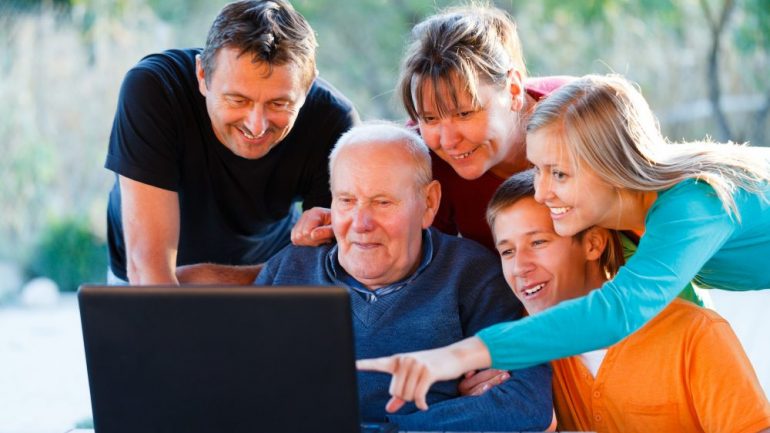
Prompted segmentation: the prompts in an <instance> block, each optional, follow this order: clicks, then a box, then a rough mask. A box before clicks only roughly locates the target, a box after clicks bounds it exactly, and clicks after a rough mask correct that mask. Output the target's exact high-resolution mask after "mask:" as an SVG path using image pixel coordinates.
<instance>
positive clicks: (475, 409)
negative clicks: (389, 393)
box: [388, 365, 553, 431]
mask: <svg viewBox="0 0 770 433" xmlns="http://www.w3.org/2000/svg"><path fill="white" fill-rule="evenodd" d="M552 416H553V406H552V403H551V372H550V368H549V367H548V366H546V365H540V366H537V367H533V368H529V369H526V370H521V371H517V372H514V373H513V377H512V378H511V380H509V381H508V382H506V383H503V384H501V385H499V386H496V387H494V388H492V389H491V390H489V391H488V392H486V393H485V394H483V395H481V396H477V397H473V396H467V397H456V398H453V399H450V400H445V401H442V402H439V403H433V404H431V405H430V409H428V410H427V411H417V412H414V413H411V414H407V415H390V416H389V417H388V418H389V419H390V420H391V421H392V422H395V423H397V424H398V425H399V427H400V428H402V429H406V430H489V431H542V430H544V429H546V428H547V427H548V426H549V425H550V424H551V421H552Z"/></svg>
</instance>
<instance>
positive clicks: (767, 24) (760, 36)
mask: <svg viewBox="0 0 770 433" xmlns="http://www.w3.org/2000/svg"><path fill="white" fill-rule="evenodd" d="M744 3H745V5H744V7H745V11H744V14H743V15H742V17H741V18H743V19H742V20H741V25H740V26H739V27H738V29H737V30H736V31H735V45H736V46H737V47H738V49H739V50H741V51H742V52H743V53H746V54H751V53H752V52H753V51H754V50H764V51H770V0H745V1H744Z"/></svg>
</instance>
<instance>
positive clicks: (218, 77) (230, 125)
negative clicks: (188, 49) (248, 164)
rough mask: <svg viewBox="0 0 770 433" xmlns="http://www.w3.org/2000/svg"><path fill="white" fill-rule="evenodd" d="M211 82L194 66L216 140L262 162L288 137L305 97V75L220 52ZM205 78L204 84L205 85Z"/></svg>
mask: <svg viewBox="0 0 770 433" xmlns="http://www.w3.org/2000/svg"><path fill="white" fill-rule="evenodd" d="M215 64H216V69H215V70H214V73H213V76H210V77H206V76H205V73H204V71H203V68H202V67H201V62H200V59H198V61H197V75H198V86H199V89H200V92H201V94H203V96H205V97H206V109H207V110H208V114H209V118H210V119H211V127H212V128H213V129H214V134H215V135H216V137H217V138H218V139H219V141H220V142H222V144H223V145H224V146H225V147H227V148H228V149H230V151H231V152H233V153H234V154H236V155H238V156H240V157H242V158H247V159H259V158H261V157H263V156H265V155H266V154H267V153H268V152H269V151H270V149H272V148H273V147H275V145H277V144H278V143H279V142H280V141H281V140H283V139H284V138H285V137H286V136H287V135H288V134H289V131H291V128H292V126H294V122H295V121H296V120H297V115H298V114H299V110H300V108H301V107H302V105H303V104H304V103H305V96H306V94H307V90H308V89H307V85H306V81H307V80H306V78H305V76H304V75H305V74H304V73H303V71H302V70H301V69H300V68H299V67H298V66H296V65H294V64H292V63H287V64H285V65H280V66H278V65H274V66H272V71H271V70H270V66H269V65H267V64H265V63H260V62H257V63H254V62H252V56H251V55H250V54H248V53H245V54H243V55H240V56H239V50H237V49H235V48H228V47H225V48H221V49H220V50H219V52H218V53H217V54H216V62H215ZM206 78H208V82H207V80H206Z"/></svg>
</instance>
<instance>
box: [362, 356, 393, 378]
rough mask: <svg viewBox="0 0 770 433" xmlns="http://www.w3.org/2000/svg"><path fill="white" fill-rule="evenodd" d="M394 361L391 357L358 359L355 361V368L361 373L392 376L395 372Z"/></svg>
mask: <svg viewBox="0 0 770 433" xmlns="http://www.w3.org/2000/svg"><path fill="white" fill-rule="evenodd" d="M395 365H396V363H395V360H394V359H393V357H391V356H386V357H384V358H370V359H359V360H358V361H356V368H357V369H358V370H361V371H380V372H383V373H390V374H393V371H394V370H395Z"/></svg>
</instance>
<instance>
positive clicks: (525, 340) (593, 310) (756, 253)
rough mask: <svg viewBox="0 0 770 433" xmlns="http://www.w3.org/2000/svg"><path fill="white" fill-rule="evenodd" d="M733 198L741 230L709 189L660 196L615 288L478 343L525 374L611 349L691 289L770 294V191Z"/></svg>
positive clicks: (503, 365) (497, 361)
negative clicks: (555, 362) (548, 364)
mask: <svg viewBox="0 0 770 433" xmlns="http://www.w3.org/2000/svg"><path fill="white" fill-rule="evenodd" d="M734 198H735V201H736V204H737V207H738V211H739V213H740V222H738V220H737V218H735V217H734V216H732V217H731V216H730V215H729V214H728V213H727V211H725V209H724V208H723V206H722V203H721V202H720V201H719V198H718V197H717V196H716V193H715V192H714V190H713V189H712V188H711V186H709V185H708V184H706V183H705V182H699V181H695V180H692V179H691V180H685V181H683V182H680V183H679V184H677V185H675V186H673V187H672V188H670V189H667V190H664V191H661V192H659V194H658V198H657V199H656V201H655V203H654V204H653V205H652V207H651V208H650V211H649V212H648V213H647V217H646V220H645V233H644V236H643V237H642V239H641V240H640V242H639V247H638V249H637V251H636V253H635V254H634V255H633V256H632V257H631V258H630V259H629V260H628V262H627V263H626V265H625V266H623V267H621V269H620V270H619V271H618V274H617V275H616V276H615V278H613V279H612V280H611V281H608V282H606V283H605V284H604V285H602V287H601V288H599V289H598V290H593V291H592V292H591V293H589V294H588V295H586V296H584V297H582V298H577V299H571V300H569V301H564V302H562V303H560V304H558V305H556V306H554V307H552V308H549V309H547V310H545V311H543V312H541V313H538V314H536V315H533V316H530V317H527V318H524V319H521V320H518V321H517V322H506V323H500V324H498V325H494V326H491V327H489V328H486V329H484V330H482V331H480V332H479V333H478V334H477V336H478V337H479V338H481V340H482V341H483V342H484V344H486V346H487V348H488V349H489V352H490V354H491V356H492V366H493V367H494V368H500V369H506V370H510V369H519V368H524V367H528V366H532V365H535V364H540V363H543V362H546V361H550V360H553V359H558V358H563V357H567V356H572V355H576V354H579V353H584V352H588V351H591V350H596V349H599V348H604V347H608V346H610V345H612V344H615V343H617V342H618V341H620V340H621V339H623V338H625V337H626V336H628V335H629V334H631V333H632V332H634V331H636V330H637V329H639V328H640V327H641V326H642V325H644V324H645V323H647V321H649V320H650V319H652V318H653V317H655V316H656V315H657V314H658V313H659V312H660V311H661V310H663V308H665V307H666V306H667V305H668V304H669V303H670V302H671V301H672V300H673V299H674V298H675V297H676V296H677V295H678V294H679V293H680V292H681V291H682V289H683V288H684V287H685V286H686V285H687V284H688V283H689V282H690V281H693V282H695V283H696V284H697V285H698V286H699V287H703V288H718V289H724V290H739V291H742V290H759V289H766V288H770V272H768V263H770V186H765V188H764V192H763V194H755V193H751V192H748V191H745V190H742V189H739V190H737V191H736V192H735V194H734Z"/></svg>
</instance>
